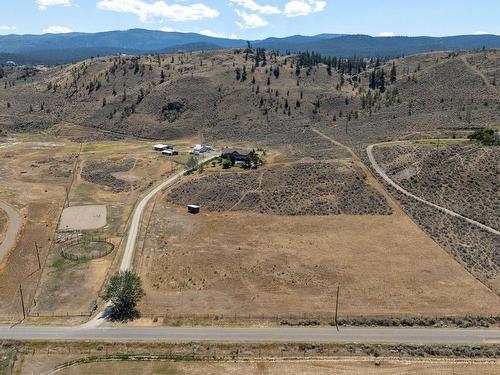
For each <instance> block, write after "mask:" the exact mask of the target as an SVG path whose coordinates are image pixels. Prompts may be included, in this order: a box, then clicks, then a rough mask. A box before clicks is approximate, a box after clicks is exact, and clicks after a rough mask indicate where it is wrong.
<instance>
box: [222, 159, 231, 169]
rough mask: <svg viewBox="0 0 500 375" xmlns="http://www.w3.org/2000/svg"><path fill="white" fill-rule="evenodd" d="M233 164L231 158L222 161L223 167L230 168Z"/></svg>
mask: <svg viewBox="0 0 500 375" xmlns="http://www.w3.org/2000/svg"><path fill="white" fill-rule="evenodd" d="M232 166H233V164H232V163H231V160H229V159H224V160H223V161H222V168H224V169H229V168H231V167H232Z"/></svg>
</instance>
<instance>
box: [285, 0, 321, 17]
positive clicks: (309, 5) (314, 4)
mask: <svg viewBox="0 0 500 375" xmlns="http://www.w3.org/2000/svg"><path fill="white" fill-rule="evenodd" d="M325 8H326V1H324V0H292V1H289V2H288V3H286V5H285V10H284V13H285V15H286V16H287V17H298V16H307V15H308V14H311V13H318V12H322V11H324V10H325Z"/></svg>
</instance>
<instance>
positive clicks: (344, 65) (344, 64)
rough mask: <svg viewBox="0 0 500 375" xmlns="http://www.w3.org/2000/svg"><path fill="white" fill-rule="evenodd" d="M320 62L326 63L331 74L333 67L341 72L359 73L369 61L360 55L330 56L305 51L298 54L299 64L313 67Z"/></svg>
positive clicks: (299, 65)
mask: <svg viewBox="0 0 500 375" xmlns="http://www.w3.org/2000/svg"><path fill="white" fill-rule="evenodd" d="M318 64H325V65H326V66H327V71H328V73H329V74H331V71H332V69H335V70H336V71H338V72H341V73H348V74H358V73H360V72H362V71H365V70H366V66H367V62H366V61H365V59H362V58H358V57H348V58H343V57H330V56H322V55H321V54H320V53H316V52H303V53H301V54H299V55H298V58H297V66H298V67H299V69H300V67H311V66H314V65H318Z"/></svg>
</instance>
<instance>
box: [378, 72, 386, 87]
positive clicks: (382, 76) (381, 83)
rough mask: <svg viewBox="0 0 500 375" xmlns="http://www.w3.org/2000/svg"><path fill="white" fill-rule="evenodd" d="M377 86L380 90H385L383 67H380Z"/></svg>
mask: <svg viewBox="0 0 500 375" xmlns="http://www.w3.org/2000/svg"><path fill="white" fill-rule="evenodd" d="M378 88H379V90H380V92H384V91H385V71H384V69H382V70H381V71H380V77H379V83H378Z"/></svg>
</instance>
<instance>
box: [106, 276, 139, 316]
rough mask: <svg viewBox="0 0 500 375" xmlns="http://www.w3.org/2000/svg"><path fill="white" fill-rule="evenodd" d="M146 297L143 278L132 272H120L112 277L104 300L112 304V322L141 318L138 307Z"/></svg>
mask: <svg viewBox="0 0 500 375" xmlns="http://www.w3.org/2000/svg"><path fill="white" fill-rule="evenodd" d="M142 297H144V290H143V289H142V283H141V278H140V277H139V276H138V275H137V274H135V273H134V272H132V271H119V272H117V273H115V274H114V275H113V276H111V279H110V280H109V283H108V285H107V286H106V290H105V291H104V295H103V299H104V300H105V301H110V302H111V313H110V318H111V319H112V320H123V321H126V320H129V319H134V318H137V317H138V316H139V312H138V311H137V310H136V308H135V307H136V305H137V302H139V300H140V299H141V298H142Z"/></svg>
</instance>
